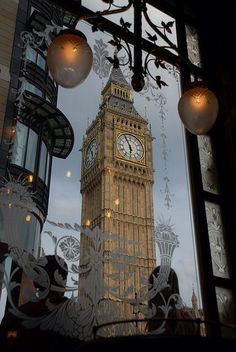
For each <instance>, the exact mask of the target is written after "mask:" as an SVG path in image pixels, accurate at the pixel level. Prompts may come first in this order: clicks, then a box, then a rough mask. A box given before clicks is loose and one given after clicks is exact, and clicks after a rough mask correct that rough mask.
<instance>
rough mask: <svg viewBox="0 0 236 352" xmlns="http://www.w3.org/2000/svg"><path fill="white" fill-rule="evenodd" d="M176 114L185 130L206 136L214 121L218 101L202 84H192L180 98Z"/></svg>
mask: <svg viewBox="0 0 236 352" xmlns="http://www.w3.org/2000/svg"><path fill="white" fill-rule="evenodd" d="M178 112H179V116H180V119H181V120H182V122H183V124H184V126H185V128H186V129H187V130H189V131H190V132H191V133H193V134H196V135H201V134H206V133H207V132H208V131H209V130H210V129H211V128H212V126H213V125H214V123H215V121H216V118H217V114H218V100H217V98H216V96H215V94H214V93H213V92H212V91H211V90H210V89H208V88H207V86H206V85H205V84H204V83H203V82H194V83H193V84H192V85H190V86H189V88H188V89H187V90H186V91H185V93H184V94H183V95H182V97H181V98H180V100H179V104H178Z"/></svg>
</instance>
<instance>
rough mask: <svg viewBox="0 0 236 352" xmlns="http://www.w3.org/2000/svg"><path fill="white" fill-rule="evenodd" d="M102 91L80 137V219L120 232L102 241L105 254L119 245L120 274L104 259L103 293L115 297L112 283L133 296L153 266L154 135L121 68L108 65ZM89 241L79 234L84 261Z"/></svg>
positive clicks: (105, 229) (91, 225)
mask: <svg viewBox="0 0 236 352" xmlns="http://www.w3.org/2000/svg"><path fill="white" fill-rule="evenodd" d="M101 95H102V96H101V97H102V102H101V105H100V109H99V112H98V115H97V117H96V119H95V120H94V121H93V122H92V123H91V124H90V126H89V127H88V129H87V131H86V135H85V136H84V140H83V147H82V159H83V162H82V174H81V194H82V216H81V223H82V225H83V226H88V227H90V228H95V227H96V226H98V227H99V228H100V229H101V231H102V232H104V233H107V234H116V235H117V236H118V239H117V240H109V239H107V240H105V241H104V243H103V255H104V256H106V257H107V258H109V253H111V252H112V251H116V250H117V249H118V248H119V250H120V251H121V252H120V253H121V255H120V256H119V260H118V261H119V265H120V266H121V267H122V268H123V269H124V273H123V274H122V275H118V277H115V276H112V273H113V270H114V266H113V265H112V264H111V263H109V260H106V261H104V268H103V270H104V274H103V275H104V280H105V281H106V287H108V288H107V289H106V291H105V295H104V296H105V297H104V298H109V299H114V296H113V294H112V292H114V291H113V290H112V288H114V287H118V292H117V294H118V296H119V297H120V298H122V297H129V298H130V299H132V298H134V297H135V296H136V295H137V292H139V290H140V289H141V287H142V285H143V284H142V278H143V277H145V278H146V279H148V277H149V275H150V273H151V272H152V270H153V269H154V267H155V265H156V256H155V243H154V239H153V227H154V216H153V190H152V188H153V172H154V171H153V162H152V136H151V133H150V131H149V129H148V122H147V120H146V119H144V118H143V117H141V116H140V115H139V114H138V112H137V111H136V110H135V108H134V105H133V97H132V88H131V86H130V85H129V84H128V83H127V81H126V80H125V78H124V76H123V74H122V72H121V70H120V68H113V69H112V71H111V74H110V77H109V80H108V82H107V84H106V85H105V87H104V88H103V90H102V93H101ZM88 246H89V241H88V240H86V239H85V236H83V234H82V235H81V249H80V251H81V259H80V265H82V266H83V265H85V264H86V263H85V262H84V260H85V259H84V258H85V257H86V255H85V253H86V251H87V250H88V248H87V247H88ZM120 270H121V269H120ZM109 287H110V288H111V289H110V290H109ZM128 288H129V292H128V291H127V290H128ZM127 292H128V293H127ZM118 296H116V297H118Z"/></svg>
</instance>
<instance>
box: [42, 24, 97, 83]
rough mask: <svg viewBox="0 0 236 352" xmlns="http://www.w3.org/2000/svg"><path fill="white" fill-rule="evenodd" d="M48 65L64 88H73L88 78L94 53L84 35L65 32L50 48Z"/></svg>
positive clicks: (62, 32) (75, 32)
mask: <svg viewBox="0 0 236 352" xmlns="http://www.w3.org/2000/svg"><path fill="white" fill-rule="evenodd" d="M47 64H48V68H49V71H50V73H51V75H52V76H53V78H54V79H55V81H56V82H57V83H58V84H59V85H61V86H62V87H64V88H73V87H76V86H77V85H79V84H80V83H82V82H83V81H84V80H85V79H86V78H87V76H88V74H89V72H90V70H91V67H92V64H93V53H92V50H91V48H90V46H89V45H88V43H87V40H86V37H85V36H84V34H83V33H81V32H79V31H77V30H70V29H67V30H64V31H61V32H60V34H59V35H58V36H57V37H56V38H55V39H54V40H53V41H52V43H51V44H50V45H49V47H48V52H47Z"/></svg>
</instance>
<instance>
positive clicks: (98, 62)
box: [93, 39, 112, 79]
mask: <svg viewBox="0 0 236 352" xmlns="http://www.w3.org/2000/svg"><path fill="white" fill-rule="evenodd" d="M95 42H96V44H94V46H93V49H94V54H93V70H94V72H95V73H96V74H97V75H98V76H99V78H101V79H102V78H105V77H107V76H108V75H109V72H110V68H111V66H112V64H111V63H110V62H109V61H108V60H107V58H106V57H107V56H109V52H108V50H106V48H107V44H105V43H104V41H103V40H102V39H98V40H97V39H95Z"/></svg>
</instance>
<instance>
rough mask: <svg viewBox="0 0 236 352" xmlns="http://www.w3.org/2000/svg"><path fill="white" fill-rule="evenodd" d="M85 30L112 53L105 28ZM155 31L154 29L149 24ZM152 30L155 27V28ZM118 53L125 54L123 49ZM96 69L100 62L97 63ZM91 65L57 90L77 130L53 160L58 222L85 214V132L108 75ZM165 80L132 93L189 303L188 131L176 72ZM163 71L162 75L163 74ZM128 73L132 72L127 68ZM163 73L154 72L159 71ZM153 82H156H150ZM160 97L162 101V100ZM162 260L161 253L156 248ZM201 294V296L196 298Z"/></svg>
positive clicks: (53, 212)
mask: <svg viewBox="0 0 236 352" xmlns="http://www.w3.org/2000/svg"><path fill="white" fill-rule="evenodd" d="M79 30H81V31H82V32H83V33H84V34H85V35H86V37H87V40H88V43H89V45H90V46H91V48H92V49H93V52H95V50H94V49H95V48H94V45H95V44H97V43H98V42H96V40H101V39H102V40H103V42H104V43H105V44H106V45H107V47H106V48H104V50H107V51H108V52H109V56H112V55H113V48H112V46H111V45H110V44H108V41H109V40H110V39H111V37H110V36H108V35H106V34H103V33H101V32H95V33H92V31H91V29H90V27H89V26H88V25H87V24H86V23H83V22H82V23H80V25H79ZM149 31H150V32H151V30H150V29H149ZM151 33H152V32H151ZM119 55H120V56H122V55H124V54H122V53H120V54H119ZM94 69H96V67H94ZM94 69H92V71H91V72H90V75H89V76H88V78H87V79H86V81H85V82H83V84H81V85H80V86H78V87H77V88H74V89H63V88H60V89H59V98H58V107H59V109H60V110H61V111H62V112H63V113H64V114H65V115H66V116H67V118H68V119H69V121H70V123H71V124H72V127H73V129H74V134H75V143H74V148H73V150H72V152H71V154H70V156H69V157H68V158H67V159H66V160H63V159H55V158H54V161H53V169H52V178H51V190H50V202H49V210H48V219H49V220H52V221H55V222H62V223H65V222H67V223H71V224H74V223H75V222H77V223H80V216H81V195H80V167H81V161H82V160H81V152H80V148H81V147H82V137H83V135H84V133H85V130H86V128H87V127H88V125H89V123H91V121H92V120H93V119H95V117H96V115H97V112H98V107H99V104H100V96H101V90H102V88H103V86H104V84H105V83H106V82H107V80H108V76H106V77H103V78H102V79H101V78H99V75H98V74H97V73H98V71H97V73H96V72H95V71H94ZM163 73H164V74H165V75H163V76H162V79H163V80H164V81H166V83H167V84H168V87H163V88H162V90H161V91H160V90H157V89H151V88H150V89H149V90H148V91H147V92H141V94H138V93H134V106H135V108H136V110H137V111H138V112H139V114H140V115H141V116H143V117H144V116H146V117H147V118H148V121H149V123H150V125H151V131H152V136H153V137H154V140H153V164H154V169H155V175H154V178H155V182H154V189H153V197H154V211H155V222H157V221H158V218H159V217H163V218H164V219H165V220H168V219H171V220H170V223H171V224H173V225H174V226H173V228H174V232H175V233H176V234H177V235H178V236H179V237H178V238H179V241H180V246H179V248H176V249H175V252H174V255H173V260H172V267H173V268H174V269H175V270H176V272H177V274H178V277H179V283H180V291H181V292H180V293H181V295H182V297H183V299H184V301H185V302H186V303H187V304H188V305H190V304H191V294H192V287H193V286H194V288H195V292H196V294H197V295H198V287H197V276H196V275H197V274H196V263H195V255H194V242H193V236H194V234H193V229H192V222H191V211H190V201H189V193H188V192H189V191H188V179H187V170H186V161H185V159H186V158H185V148H184V138H183V136H184V131H183V127H182V124H181V122H180V119H179V117H178V113H177V104H178V100H179V88H178V82H177V80H176V78H175V77H174V76H173V74H170V73H168V72H166V73H165V72H163ZM163 73H161V75H162V74H163ZM124 74H125V75H127V74H129V72H128V71H127V69H126V70H125V72H124ZM157 74H160V73H159V72H156V75H157ZM152 84H155V83H154V82H152ZM159 94H162V95H163V97H164V98H165V99H166V101H167V103H166V104H164V110H163V112H164V117H165V119H164V121H163V123H164V124H163V123H162V119H161V115H160V105H159V101H158V100H157V99H158V97H160V96H159ZM163 97H162V101H163ZM163 132H164V134H165V135H166V138H165V141H166V148H165V150H166V151H167V161H166V163H164V160H163V158H162V156H163V155H162V152H163V150H164V149H163V143H162V142H163ZM67 170H71V172H72V176H71V177H70V178H67V177H66V172H67ZM165 176H167V177H168V178H169V180H170V182H169V183H168V184H169V188H170V196H171V207H169V208H167V207H166V206H165V205H164V197H165V193H163V192H164V190H165V182H164V177H165ZM45 230H50V231H52V232H53V233H55V234H56V235H57V236H58V237H60V236H62V235H67V234H68V233H67V232H65V231H63V230H61V229H57V228H56V227H52V226H51V225H49V224H47V223H45V226H44V231H45ZM42 244H43V246H44V249H45V252H46V253H49V252H51V251H52V246H51V244H50V239H49V238H48V236H47V235H46V234H44V235H43V240H42ZM157 261H158V253H157ZM198 299H199V297H198Z"/></svg>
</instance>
